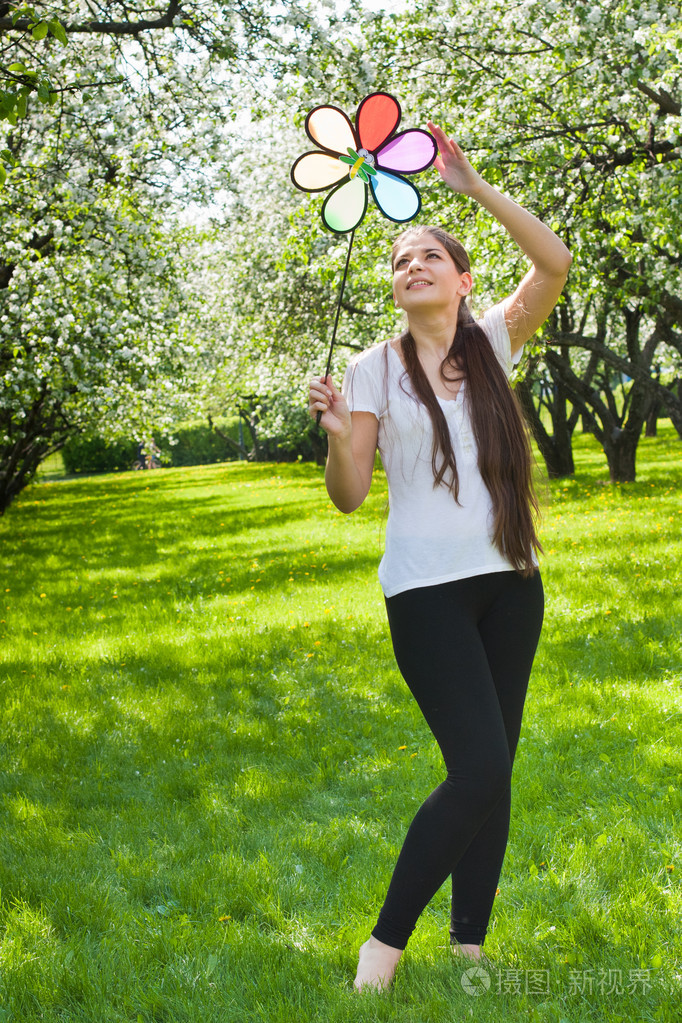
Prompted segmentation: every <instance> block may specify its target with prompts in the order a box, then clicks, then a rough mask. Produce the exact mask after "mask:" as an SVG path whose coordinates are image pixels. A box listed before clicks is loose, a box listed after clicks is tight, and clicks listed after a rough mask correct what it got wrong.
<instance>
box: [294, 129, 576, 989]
mask: <svg viewBox="0 0 682 1023" xmlns="http://www.w3.org/2000/svg"><path fill="white" fill-rule="evenodd" d="M429 129H430V130H431V131H432V133H433V135H434V136H435V138H436V140H437V143H438V148H439V156H438V158H437V160H436V167H437V169H438V170H439V172H440V175H441V177H442V179H443V181H444V182H445V183H446V184H447V185H448V186H449V187H450V188H451V189H452V191H453V192H460V193H462V194H464V195H468V196H470V197H471V198H473V199H475V200H476V201H477V202H479V203H480V204H481V205H482V206H484V207H485V208H486V209H487V210H488V211H489V212H490V213H491V214H492V215H493V216H494V217H496V218H497V220H498V221H499V222H500V223H501V224H502V225H503V226H504V227H505V228H506V230H507V231H508V232H509V234H510V235H511V237H512V238H513V239H514V241H515V242H516V243H517V245H519V246H520V248H521V249H522V250H523V252H524V253H525V254H526V256H528V258H529V259H530V261H531V263H532V266H531V269H530V270H529V271H528V273H527V274H526V276H525V277H524V278H523V280H522V281H521V283H520V284H519V286H518V288H517V289H516V291H515V292H514V293H513V294H512V295H510V296H509V297H508V298H507V299H505V300H504V301H503V302H501V303H499V304H498V305H496V306H494V307H493V308H492V309H490V310H489V311H488V312H487V313H486V314H485V316H484V317H483V319H482V320H480V321H478V322H476V321H474V320H473V318H472V316H471V313H470V312H469V310H468V307H467V305H466V301H465V300H466V296H467V295H468V293H469V292H470V290H471V287H472V283H473V281H472V276H471V273H470V270H469V260H468V257H467V255H466V252H465V251H464V249H463V248H462V246H461V245H460V244H459V243H458V242H457V241H456V240H455V239H454V238H453V237H452V236H451V235H449V234H447V233H446V232H445V231H442V230H441V229H439V228H409V229H408V230H406V231H405V232H404V233H403V234H401V235H400V237H399V238H398V239H397V241H396V242H395V244H394V246H393V256H392V265H393V295H394V299H395V304H396V307H398V308H401V309H402V310H403V311H404V312H405V314H406V317H407V330H406V331H405V332H404V333H403V335H402V336H401V337H400V338H397V339H395V340H393V341H385V342H383V343H382V344H379V345H376V346H374V347H373V348H370V349H368V350H367V351H365V352H363V353H362V354H361V355H359V356H357V357H356V358H355V359H353V360H352V362H351V364H350V366H349V367H348V370H347V373H346V378H345V381H344V386H343V393H341V392H340V391H339V390H338V389H337V388H336V386H335V385H334V382H333V381H332V379H331V377H327V378H324V377H323V378H320V379H315V380H313V381H312V382H311V385H310V403H309V409H310V414H311V416H315V415H317V413H318V411H320V412H322V418H321V424H322V426H323V427H324V429H325V430H326V432H327V435H328V438H329V455H328V460H327V468H326V476H325V481H326V485H327V490H328V492H329V496H330V497H331V499H332V501H333V502H334V504H335V505H336V507H337V508H339V509H340V510H341V511H343V512H347V513H350V512H352V511H354V510H355V509H356V508H358V507H359V506H360V505H361V504H362V502H363V501H364V499H365V497H366V496H367V493H368V491H369V488H370V484H371V480H372V470H373V466H374V456H375V452H376V450H377V448H378V449H379V452H380V455H381V458H382V462H383V465H384V468H385V470H386V475H387V478H388V486H389V517H388V523H387V527H386V550H385V553H384V557H383V559H382V562H381V565H380V568H379V578H380V581H381V584H382V588H383V592H384V596H385V599H386V607H387V613H388V621H389V626H390V630H391V637H392V641H393V648H394V651H395V655H396V660H397V663H398V667H399V668H400V671H401V673H402V675H403V677H404V679H405V681H406V683H407V685H408V687H409V688H410V690H411V692H412V694H413V695H414V697H415V699H416V701H417V703H418V705H419V707H420V709H421V711H422V713H423V714H424V717H425V719H426V721H427V723H428V725H429V727H430V728H431V730H432V732H433V734H434V736H435V738H436V740H437V742H438V744H439V747H440V749H441V752H442V754H443V758H444V761H445V766H446V771H447V774H446V777H445V780H444V781H443V783H442V784H441V785H439V786H438V787H437V788H436V789H435V790H434V792H432V793H431V795H430V796H429V797H428V798H427V799H426V801H425V802H424V803H423V805H422V806H421V808H420V809H419V811H418V812H417V814H416V816H415V818H414V820H413V821H412V824H411V825H410V828H409V830H408V832H407V836H406V838H405V842H404V845H403V847H402V850H401V853H400V856H399V858H398V861H397V864H396V867H395V871H394V873H393V877H392V879H391V883H390V886H389V889H388V894H387V896H386V901H385V903H384V906H383V908H382V910H381V912H380V914H379V919H378V922H377V925H376V927H375V928H374V930H373V931H372V934H371V936H370V938H369V940H368V941H366V942H365V944H364V945H363V946H362V947H361V949H360V961H359V965H358V972H357V976H356V978H355V986H356V988H358V989H362V988H363V987H365V986H368V987H375V988H376V987H381V986H384V985H387V984H389V983H390V982H391V980H392V978H393V975H394V973H395V969H396V965H397V963H398V960H399V959H400V956H401V955H402V951H403V949H404V948H405V946H406V944H407V941H408V939H409V937H410V934H411V932H412V930H413V929H414V926H415V924H416V921H417V919H418V917H419V915H420V914H421V912H422V910H423V909H424V908H425V906H426V905H427V904H428V902H429V901H430V900H431V899H432V897H433V896H434V894H435V893H436V892H437V891H438V889H439V888H440V887H441V885H442V884H443V882H444V881H445V880H446V879H447V877H448V876H450V875H451V876H452V912H451V923H450V936H451V942H452V945H453V949H454V950H455V951H456V952H458V953H459V954H463V955H466V956H469V957H471V958H473V959H478V958H479V957H480V955H481V946H482V944H483V941H484V938H485V934H486V929H487V925H488V920H489V917H490V913H491V910H492V905H493V900H494V898H495V893H496V889H497V884H498V880H499V876H500V871H501V868H502V861H503V859H504V854H505V849H506V845H507V838H508V833H509V811H510V802H511V787H510V785H511V772H512V764H513V761H514V754H515V752H516V745H517V742H518V738H519V732H520V728H521V715H522V711H523V704H524V701H525V696H526V689H527V685H528V678H529V675H530V670H531V666H532V662H533V657H534V655H535V650H536V647H537V642H538V639H539V635H540V628H541V625H542V615H543V591H542V583H541V580H540V574H539V571H538V568H537V558H536V551H537V550H539V549H540V545H539V542H538V539H537V536H536V532H535V514H536V512H537V502H536V500H535V497H534V494H533V489H532V483H531V456H530V449H529V446H528V440H527V436H526V432H525V430H524V427H523V422H522V419H521V416H520V413H519V411H518V407H517V405H516V403H515V399H514V395H513V392H512V390H511V388H510V387H509V384H508V379H507V378H508V377H509V374H510V373H511V370H512V365H513V362H514V361H518V359H519V358H520V354H521V349H522V347H523V344H524V343H525V342H526V341H527V340H528V339H529V338H530V337H531V336H532V335H533V334H534V332H535V331H536V330H537V329H538V327H539V326H540V325H541V324H542V323H543V322H544V320H545V319H546V317H547V316H548V315H549V313H550V312H551V310H552V308H553V307H554V305H555V303H556V301H557V299H558V297H559V295H560V293H561V289H562V287H563V285H564V282H565V280H566V276H567V273H568V269H569V266H570V263H571V256H570V253H569V252H568V249H567V248H566V246H565V245H564V244H563V242H561V241H560V239H559V238H557V236H556V235H555V234H554V233H553V232H552V231H551V230H550V229H549V228H548V227H546V226H545V225H544V224H542V223H541V222H540V221H539V220H537V219H536V218H535V217H534V216H532V215H531V214H530V213H528V212H527V211H526V210H524V209H522V208H521V207H520V206H518V205H517V204H516V203H514V202H512V201H511V200H510V199H508V198H506V197H505V196H503V195H501V194H500V193H499V192H497V191H496V190H495V189H494V188H492V187H491V186H490V185H488V184H487V183H486V182H485V181H484V180H483V179H482V178H481V177H480V175H479V174H478V173H477V172H476V171H475V170H474V169H473V168H472V166H471V165H470V163H469V162H468V161H467V159H466V157H465V156H464V154H463V153H462V150H461V149H460V148H459V146H458V145H457V144H456V143H455V142H454V141H453V140H452V139H449V138H448V137H447V136H446V135H445V133H444V132H443V131H442V130H441V129H440V128H438V127H437V126H436V125H434V124H432V123H431V122H429Z"/></svg>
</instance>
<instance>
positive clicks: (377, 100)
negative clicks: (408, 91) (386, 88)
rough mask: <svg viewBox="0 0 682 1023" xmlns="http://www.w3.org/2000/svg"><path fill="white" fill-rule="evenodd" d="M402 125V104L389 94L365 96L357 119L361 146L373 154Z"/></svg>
mask: <svg viewBox="0 0 682 1023" xmlns="http://www.w3.org/2000/svg"><path fill="white" fill-rule="evenodd" d="M399 123H400V104H399V103H398V100H397V99H394V98H393V96H389V95H388V93H387V92H374V93H372V95H371V96H365V98H364V99H363V101H362V103H361V104H360V106H359V107H358V112H357V115H356V117H355V124H356V127H357V132H358V136H359V138H360V145H361V146H362V148H363V149H366V150H367V151H368V152H370V153H373V152H374V151H375V150H376V149H378V148H379V146H380V145H381V143H382V142H385V141H386V139H387V138H388V137H389V136H390V135H392V134H393V132H394V131H395V130H396V128H397V127H398V124H399Z"/></svg>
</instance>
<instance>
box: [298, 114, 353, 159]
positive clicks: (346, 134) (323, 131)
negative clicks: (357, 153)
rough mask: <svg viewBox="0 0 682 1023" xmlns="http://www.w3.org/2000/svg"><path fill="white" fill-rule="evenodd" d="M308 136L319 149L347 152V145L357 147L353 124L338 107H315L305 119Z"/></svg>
mask: <svg viewBox="0 0 682 1023" xmlns="http://www.w3.org/2000/svg"><path fill="white" fill-rule="evenodd" d="M305 130H306V132H307V134H308V138H310V139H312V141H313V142H314V143H315V144H316V145H318V146H319V147H320V148H321V149H326V150H328V151H329V152H332V153H347V152H348V147H349V146H350V147H351V148H352V149H357V145H358V143H357V139H356V138H355V132H354V131H353V125H352V124H351V123H350V121H349V119H348V117H347V116H346V115H345V114H344V112H343V110H339V108H338V107H315V109H314V110H311V111H310V113H309V114H308V116H307V117H306V120H305Z"/></svg>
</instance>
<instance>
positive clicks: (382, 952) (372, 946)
mask: <svg viewBox="0 0 682 1023" xmlns="http://www.w3.org/2000/svg"><path fill="white" fill-rule="evenodd" d="M402 954H403V952H402V949H400V948H393V946H392V945H384V943H383V941H379V940H378V939H377V938H375V937H374V936H373V935H372V936H370V938H369V939H368V940H367V941H366V942H365V944H364V945H361V946H360V960H359V962H358V972H357V975H356V977H355V980H354V982H353V986H354V987H355V988H357V990H358V991H362V989H363V988H364V987H368V988H374V989H375V990H377V991H378V990H381V989H382V988H387V987H389V986H390V984H391V981H392V980H393V975H394V974H395V968H396V966H397V965H398V960H399V959H400V957H401V955H402Z"/></svg>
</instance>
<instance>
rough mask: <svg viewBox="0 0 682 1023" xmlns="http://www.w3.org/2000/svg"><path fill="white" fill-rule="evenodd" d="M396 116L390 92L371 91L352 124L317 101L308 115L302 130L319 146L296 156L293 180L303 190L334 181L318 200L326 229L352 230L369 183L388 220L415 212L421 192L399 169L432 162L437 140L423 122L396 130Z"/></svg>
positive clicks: (414, 168)
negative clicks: (329, 190) (321, 203)
mask: <svg viewBox="0 0 682 1023" xmlns="http://www.w3.org/2000/svg"><path fill="white" fill-rule="evenodd" d="M400 116H401V115H400V104H399V103H398V101H397V100H396V99H394V97H393V96H389V95H388V93H385V92H375V93H372V95H371V96H366V97H365V98H364V99H363V100H362V102H361V103H360V106H359V107H358V110H357V114H356V115H355V127H353V124H352V123H351V121H350V119H349V118H348V117H347V116H346V114H345V113H344V112H343V110H339V108H338V107H332V106H320V107H315V108H314V110H311V111H310V113H309V114H308V116H307V117H306V122H305V130H306V134H307V135H308V138H309V139H311V141H312V142H314V143H315V145H316V146H318V147H319V148H318V149H316V150H313V151H311V152H308V153H304V154H303V156H299V158H298V159H297V160H296V162H295V163H294V165H293V167H292V168H291V180H292V181H293V183H294V184H295V185H296V187H297V188H300V189H301V190H302V191H304V192H322V191H324V190H325V189H327V188H332V186H335V187H334V188H333V190H332V191H331V192H330V193H329V195H328V196H327V198H326V199H325V201H324V204H323V206H322V220H323V222H324V224H325V225H326V226H327V227H328V228H329V229H330V231H334V232H335V233H336V234H345V233H346V232H348V231H353V230H355V228H356V227H357V226H358V224H359V223H360V222H361V220H362V218H363V217H364V215H365V212H366V211H367V195H368V188H367V185H369V187H370V189H371V191H372V197H373V199H374V202H375V203H376V205H377V206H378V207H379V209H380V210H381V212H382V213H383V215H384V216H385V217H388V219H389V220H394V221H396V222H397V223H404V222H405V221H406V220H412V218H413V217H416V215H417V213H419V210H420V209H421V197H420V195H419V192H418V191H417V189H416V188H415V186H414V185H413V184H412V183H411V182H410V181H408V180H407V178H405V177H403V175H404V174H418V173H419V172H420V171H423V170H426V168H427V167H430V166H431V164H432V163H433V161H434V160H435V158H436V153H437V147H436V141H435V139H434V138H433V136H432V135H430V134H429V132H427V131H423V130H422V129H421V128H410V129H409V130H408V131H402V132H398V133H397V134H396V130H397V128H398V125H399V123H400Z"/></svg>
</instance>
